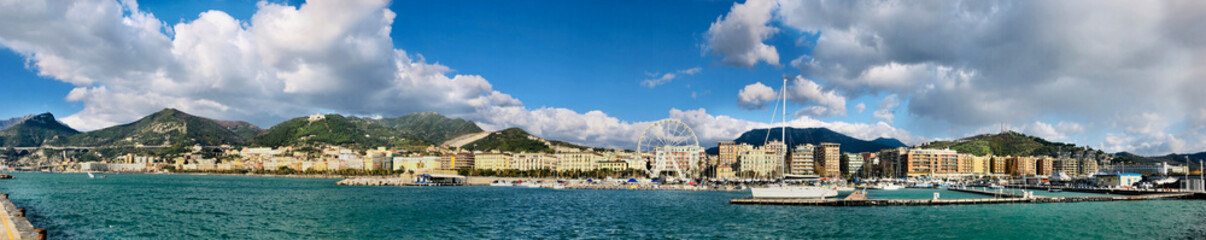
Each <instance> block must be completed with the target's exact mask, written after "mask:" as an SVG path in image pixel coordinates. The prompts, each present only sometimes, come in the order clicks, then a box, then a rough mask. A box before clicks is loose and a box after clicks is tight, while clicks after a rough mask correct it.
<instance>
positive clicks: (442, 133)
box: [364, 112, 482, 143]
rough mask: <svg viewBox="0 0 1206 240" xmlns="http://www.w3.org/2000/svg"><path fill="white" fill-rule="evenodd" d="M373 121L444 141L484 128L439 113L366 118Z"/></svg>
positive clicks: (427, 139) (422, 136)
mask: <svg viewBox="0 0 1206 240" xmlns="http://www.w3.org/2000/svg"><path fill="white" fill-rule="evenodd" d="M364 120H366V121H370V122H373V123H377V124H381V125H384V126H388V127H392V128H395V129H398V130H399V131H401V132H403V133H408V134H411V135H414V136H417V137H418V138H420V139H423V140H424V141H428V142H433V143H442V142H444V141H448V139H452V138H455V137H457V136H460V135H465V134H470V133H479V132H482V129H481V128H479V127H478V126H477V124H475V123H473V121H468V120H464V119H460V118H457V119H451V118H448V117H444V116H443V115H440V114H438V113H434V112H425V113H414V114H410V115H406V116H401V117H394V118H382V119H368V118H366V119H364Z"/></svg>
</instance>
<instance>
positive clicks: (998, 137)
mask: <svg viewBox="0 0 1206 240" xmlns="http://www.w3.org/2000/svg"><path fill="white" fill-rule="evenodd" d="M921 147H923V148H937V149H943V148H949V149H953V150H955V151H958V152H960V153H969V154H973V155H977V156H984V155H989V154H991V155H997V156H1005V155H1011V156H1042V155H1050V154H1052V153H1055V152H1059V151H1080V150H1086V149H1088V148H1086V147H1077V146H1076V145H1075V144H1071V143H1060V142H1051V141H1047V140H1046V139H1042V138H1039V137H1033V136H1027V135H1025V134H1021V133H1017V132H1013V131H1008V132H1003V133H999V134H981V135H976V136H971V137H967V138H963V139H959V140H954V141H934V142H929V143H925V144H922V145H921Z"/></svg>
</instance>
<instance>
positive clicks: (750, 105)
mask: <svg viewBox="0 0 1206 240" xmlns="http://www.w3.org/2000/svg"><path fill="white" fill-rule="evenodd" d="M777 98H779V96H778V94H776V93H775V89H773V88H771V87H767V86H766V85H763V84H762V82H755V83H753V84H750V85H745V87H744V88H742V89H741V90H740V91H738V92H737V106H738V107H741V108H744V109H759V110H760V109H766V103H767V102H770V101H774V100H775V99H777Z"/></svg>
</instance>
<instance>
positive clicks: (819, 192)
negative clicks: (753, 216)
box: [750, 187, 838, 199]
mask: <svg viewBox="0 0 1206 240" xmlns="http://www.w3.org/2000/svg"><path fill="white" fill-rule="evenodd" d="M750 191H751V192H752V193H753V194H754V198H762V199H766V198H825V197H835V196H837V195H838V192H837V191H836V190H833V189H829V188H820V187H765V188H750Z"/></svg>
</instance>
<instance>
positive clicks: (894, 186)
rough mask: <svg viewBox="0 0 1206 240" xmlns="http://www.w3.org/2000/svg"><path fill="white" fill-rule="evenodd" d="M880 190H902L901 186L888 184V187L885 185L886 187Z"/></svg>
mask: <svg viewBox="0 0 1206 240" xmlns="http://www.w3.org/2000/svg"><path fill="white" fill-rule="evenodd" d="M879 189H880V190H889V191H891V190H900V185H896V184H888V185H884V186H882V187H880V188H879Z"/></svg>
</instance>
